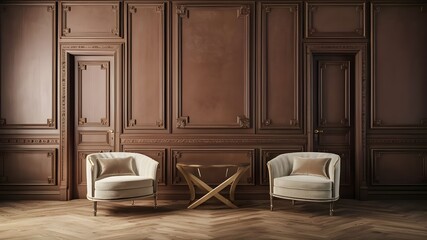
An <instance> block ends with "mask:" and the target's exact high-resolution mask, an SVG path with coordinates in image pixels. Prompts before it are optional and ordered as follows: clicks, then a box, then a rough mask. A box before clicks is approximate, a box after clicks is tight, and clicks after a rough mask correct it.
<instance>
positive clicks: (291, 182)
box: [273, 175, 333, 200]
mask: <svg viewBox="0 0 427 240" xmlns="http://www.w3.org/2000/svg"><path fill="white" fill-rule="evenodd" d="M332 184H333V183H332V181H331V180H330V179H328V178H324V177H317V176H303V175H296V176H286V177H279V178H275V179H274V188H273V194H275V195H279V196H282V197H287V198H290V199H306V200H308V199H311V200H325V199H331V198H332Z"/></svg>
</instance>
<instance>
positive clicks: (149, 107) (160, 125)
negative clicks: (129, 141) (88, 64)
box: [126, 4, 166, 130]
mask: <svg viewBox="0 0 427 240" xmlns="http://www.w3.org/2000/svg"><path fill="white" fill-rule="evenodd" d="M165 11H166V9H165V4H129V5H127V24H128V26H127V36H128V67H129V70H128V85H127V94H128V96H127V107H126V110H127V123H126V127H127V128H128V129H141V130H147V129H165V127H166V122H165V113H166V109H165V101H166V96H165V93H166V82H165V80H166V72H165V70H166V64H165V44H166V43H165V41H166V35H165V33H166V30H165V24H164V21H165V15H164V13H165Z"/></svg>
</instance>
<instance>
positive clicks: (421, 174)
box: [370, 148, 427, 186]
mask: <svg viewBox="0 0 427 240" xmlns="http://www.w3.org/2000/svg"><path fill="white" fill-rule="evenodd" d="M370 153H371V154H370V155H371V156H370V158H371V161H370V170H371V171H370V177H371V178H370V184H371V185H372V186H427V149H402V148H393V149H389V148H372V149H371V151H370ZM399 155H400V156H402V157H401V158H400V159H401V162H399V163H395V165H394V166H393V165H392V164H390V163H387V164H384V163H383V164H381V161H387V159H388V160H389V161H391V160H393V159H394V158H396V157H398V156H399ZM414 159H415V160H414ZM410 160H411V161H412V162H413V163H412V164H411V163H410ZM394 161H397V159H394ZM381 165H382V166H383V167H384V165H385V166H386V167H389V169H386V170H383V171H380V169H379V168H380V167H381ZM393 167H394V169H393ZM409 167H411V168H409ZM392 170H395V172H392ZM410 170H412V171H410ZM414 171H418V172H414ZM385 172H386V173H387V174H389V175H386V176H384V173H385ZM399 174H404V175H403V176H401V177H400V178H401V179H400V180H402V179H404V180H406V181H408V182H407V183H403V182H396V181H397V180H399V179H394V178H399V177H398V176H399ZM417 174H418V175H417ZM410 177H412V179H409V178H410ZM381 178H382V179H383V180H382V181H381ZM410 181H412V183H410Z"/></svg>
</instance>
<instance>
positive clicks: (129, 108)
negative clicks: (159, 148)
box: [124, 2, 169, 132]
mask: <svg viewBox="0 0 427 240" xmlns="http://www.w3.org/2000/svg"><path fill="white" fill-rule="evenodd" d="M168 6H169V5H168V4H167V3H165V2H159V3H140V2H138V3H136V2H130V3H126V5H125V8H126V16H127V18H126V22H125V24H126V26H125V29H126V30H127V32H126V37H127V52H126V53H127V58H126V59H127V81H126V82H125V87H124V89H125V90H126V91H125V100H126V103H125V108H124V111H125V116H126V121H125V126H124V130H125V132H127V130H132V132H134V130H142V131H145V132H153V131H150V130H155V132H159V130H167V128H168V124H167V122H166V115H167V105H166V101H167V99H169V98H168V95H167V94H168V87H167V86H168V81H167V80H166V79H167V73H168V71H167V67H168V63H167V61H168V59H167V48H168V46H167V44H168V33H167V30H168V29H167V26H166V21H167V19H168V14H167V11H168V10H169V9H168ZM141 9H143V10H145V11H148V10H151V11H153V12H154V13H156V14H157V15H158V16H157V17H158V18H157V19H156V21H158V25H159V26H158V29H157V31H158V36H156V37H157V39H158V42H160V43H159V48H158V49H154V50H153V53H152V54H154V53H155V52H156V51H157V55H158V56H159V61H158V63H157V64H158V66H157V69H158V70H157V71H158V76H159V78H158V79H146V80H147V81H148V80H150V81H153V82H154V83H156V84H158V86H159V87H158V89H157V90H155V91H154V92H155V93H157V94H158V96H157V98H158V102H159V106H158V110H157V112H156V113H153V116H154V115H156V118H157V119H156V121H154V122H147V121H144V120H143V119H137V118H135V117H134V115H135V114H134V113H135V110H134V109H133V107H134V106H135V105H136V104H135V103H134V102H133V101H132V98H133V96H134V95H137V94H143V93H141V91H142V92H143V91H144V89H142V90H141V89H137V91H138V92H135V93H134V92H133V86H134V84H133V81H135V80H134V77H135V76H134V75H133V70H132V69H133V68H138V67H139V66H138V65H137V63H134V61H133V57H134V52H133V49H134V45H141V42H140V41H138V42H135V43H134V41H133V36H134V34H133V31H132V29H133V26H134V25H136V26H138V23H137V22H136V23H135V21H134V16H136V14H139V13H140V12H141ZM138 10H139V11H138ZM135 55H136V54H135ZM151 85H153V84H151ZM150 90H152V89H148V90H145V91H150ZM150 92H152V91H150Z"/></svg>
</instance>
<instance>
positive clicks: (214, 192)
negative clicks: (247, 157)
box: [176, 163, 250, 209]
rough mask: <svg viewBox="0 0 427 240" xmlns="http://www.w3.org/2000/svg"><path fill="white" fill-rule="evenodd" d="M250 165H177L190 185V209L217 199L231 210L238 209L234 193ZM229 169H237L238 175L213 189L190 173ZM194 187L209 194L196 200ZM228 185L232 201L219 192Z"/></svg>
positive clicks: (235, 174)
mask: <svg viewBox="0 0 427 240" xmlns="http://www.w3.org/2000/svg"><path fill="white" fill-rule="evenodd" d="M249 166H250V164H249V163H241V164H221V165H200V164H184V163H177V164H176V168H177V169H178V170H179V171H180V172H181V173H182V175H183V176H184V178H185V181H186V182H187V184H188V187H189V188H190V205H189V206H188V208H191V209H193V208H196V207H198V206H199V205H200V204H202V203H204V202H206V201H207V200H208V199H210V198H212V197H215V198H217V199H218V200H220V201H221V202H223V203H224V204H225V205H227V206H229V207H231V208H237V206H236V205H235V204H234V203H232V201H234V192H235V190H236V185H237V183H238V182H239V180H240V178H241V177H242V175H243V173H245V172H246V171H247V170H248V169H249ZM228 167H237V171H236V173H234V174H233V175H231V176H230V177H229V178H227V179H226V180H225V181H224V182H222V183H221V184H219V185H218V186H217V187H215V188H211V187H210V186H209V185H208V184H206V183H205V182H203V181H202V180H201V179H200V178H198V177H196V176H195V175H194V174H192V173H191V172H190V171H188V170H189V169H191V168H198V169H200V168H228ZM194 185H196V186H197V187H199V188H200V189H202V190H205V191H206V192H207V193H206V194H205V195H203V196H202V197H201V198H200V199H198V200H196V201H195V199H196V192H195V189H194ZM228 185H231V186H230V199H227V198H225V197H224V196H222V195H221V194H220V193H219V192H220V191H221V190H223V189H224V188H226V187H227V186H228Z"/></svg>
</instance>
